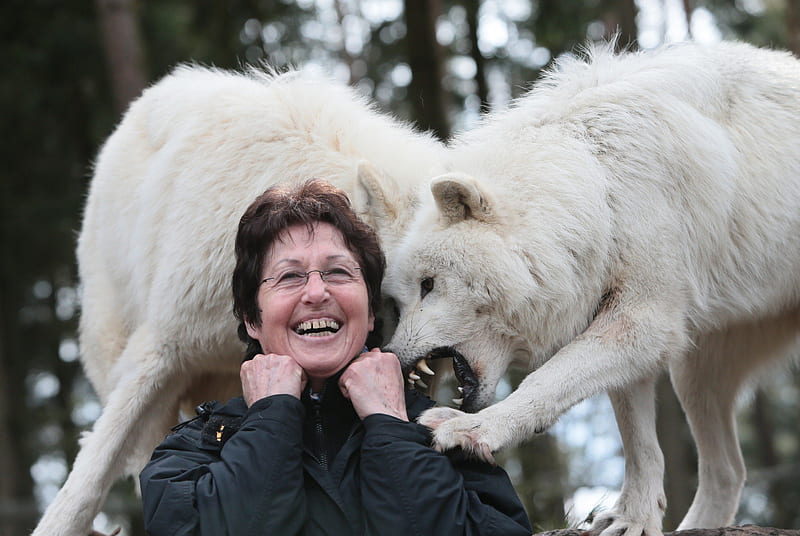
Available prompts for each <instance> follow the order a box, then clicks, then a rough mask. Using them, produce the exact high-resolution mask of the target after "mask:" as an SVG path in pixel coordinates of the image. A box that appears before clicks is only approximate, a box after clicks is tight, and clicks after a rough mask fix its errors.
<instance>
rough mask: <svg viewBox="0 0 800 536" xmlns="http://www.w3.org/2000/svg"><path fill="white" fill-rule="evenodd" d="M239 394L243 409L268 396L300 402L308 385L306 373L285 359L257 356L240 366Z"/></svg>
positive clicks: (285, 356) (274, 356)
mask: <svg viewBox="0 0 800 536" xmlns="http://www.w3.org/2000/svg"><path fill="white" fill-rule="evenodd" d="M239 376H240V378H241V380H242V394H243V395H244V401H245V403H246V404H247V407H248V408H249V407H250V406H252V405H253V403H254V402H256V401H257V400H261V399H262V398H266V397H268V396H272V395H292V396H294V397H295V398H298V399H299V398H300V394H301V393H302V392H303V388H304V387H305V385H306V382H307V381H308V378H307V377H306V372H305V370H303V369H302V368H301V367H300V365H299V364H297V361H295V360H294V359H293V358H291V357H289V356H288V355H277V354H268V355H264V354H258V355H256V356H255V357H254V358H253V359H250V360H248V361H245V362H244V363H242V368H241V369H240V370H239Z"/></svg>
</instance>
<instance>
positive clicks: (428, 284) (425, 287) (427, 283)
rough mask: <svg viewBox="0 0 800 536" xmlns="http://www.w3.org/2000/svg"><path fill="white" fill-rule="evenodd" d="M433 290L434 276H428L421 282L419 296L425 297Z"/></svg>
mask: <svg viewBox="0 0 800 536" xmlns="http://www.w3.org/2000/svg"><path fill="white" fill-rule="evenodd" d="M432 290H433V278H432V277H426V278H425V279H423V280H422V281H420V283H419V297H420V298H424V297H425V296H427V295H428V293H429V292H430V291H432Z"/></svg>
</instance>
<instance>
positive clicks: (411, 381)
mask: <svg viewBox="0 0 800 536" xmlns="http://www.w3.org/2000/svg"><path fill="white" fill-rule="evenodd" d="M406 381H407V382H408V384H409V385H414V380H412V379H411V378H406Z"/></svg>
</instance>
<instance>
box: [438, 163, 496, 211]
mask: <svg viewBox="0 0 800 536" xmlns="http://www.w3.org/2000/svg"><path fill="white" fill-rule="evenodd" d="M431 192H432V193H433V199H434V200H435V201H436V205H437V206H438V207H439V211H440V212H441V213H442V216H443V217H444V219H445V220H446V221H447V222H448V223H458V222H460V221H463V220H466V219H468V218H475V219H476V220H478V221H482V222H485V223H490V222H493V221H494V220H495V216H494V210H493V205H494V203H493V202H492V201H491V200H490V199H489V195H488V194H487V192H486V191H484V190H482V189H481V188H480V187H479V186H478V181H476V180H475V179H474V178H473V177H471V176H470V175H467V174H465V173H448V174H446V175H441V176H439V177H436V178H435V179H433V180H432V181H431Z"/></svg>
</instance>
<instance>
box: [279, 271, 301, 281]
mask: <svg viewBox="0 0 800 536" xmlns="http://www.w3.org/2000/svg"><path fill="white" fill-rule="evenodd" d="M304 276H305V274H301V273H300V272H286V273H285V274H283V275H282V276H280V278H279V279H278V281H284V282H288V281H296V280H298V279H302V278H303V277H304Z"/></svg>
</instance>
